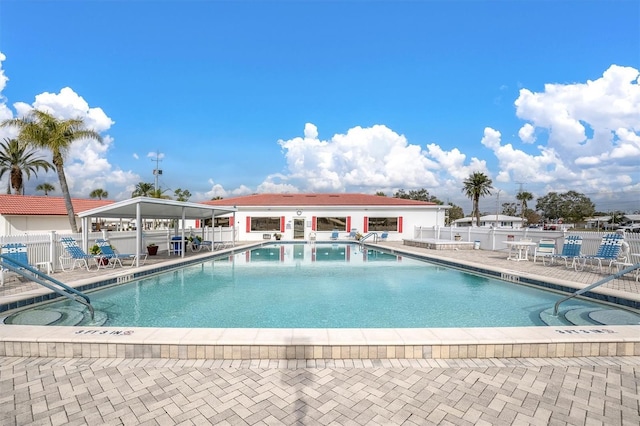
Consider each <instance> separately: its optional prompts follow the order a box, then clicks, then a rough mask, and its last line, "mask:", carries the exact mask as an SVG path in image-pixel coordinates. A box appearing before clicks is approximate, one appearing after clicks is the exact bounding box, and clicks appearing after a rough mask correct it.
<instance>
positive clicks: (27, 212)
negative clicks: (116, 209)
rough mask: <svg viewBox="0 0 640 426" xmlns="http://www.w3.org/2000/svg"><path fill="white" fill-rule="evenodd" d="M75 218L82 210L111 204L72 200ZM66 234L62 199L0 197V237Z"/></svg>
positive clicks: (67, 222) (31, 196) (68, 227)
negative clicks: (49, 233) (50, 233)
mask: <svg viewBox="0 0 640 426" xmlns="http://www.w3.org/2000/svg"><path fill="white" fill-rule="evenodd" d="M71 203H72V204H73V210H74V212H75V214H76V222H77V215H78V213H81V212H83V211H85V210H89V209H94V208H98V207H103V206H106V205H109V204H112V203H113V201H110V200H89V199H80V198H73V199H72V200H71ZM49 231H56V232H70V231H71V226H70V225H69V216H68V215H67V208H66V206H65V204H64V198H63V197H51V196H35V195H11V194H0V236H8V235H24V234H42V233H46V232H49Z"/></svg>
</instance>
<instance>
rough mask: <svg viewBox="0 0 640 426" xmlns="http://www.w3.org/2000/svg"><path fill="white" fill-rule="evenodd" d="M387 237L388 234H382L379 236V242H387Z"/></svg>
mask: <svg viewBox="0 0 640 426" xmlns="http://www.w3.org/2000/svg"><path fill="white" fill-rule="evenodd" d="M388 236H389V233H388V232H387V231H385V232H383V233H382V234H380V241H387V237H388Z"/></svg>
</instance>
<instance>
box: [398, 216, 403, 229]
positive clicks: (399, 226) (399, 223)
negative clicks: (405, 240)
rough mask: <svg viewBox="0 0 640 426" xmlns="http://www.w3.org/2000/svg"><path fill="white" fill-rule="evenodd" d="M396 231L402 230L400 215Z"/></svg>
mask: <svg viewBox="0 0 640 426" xmlns="http://www.w3.org/2000/svg"><path fill="white" fill-rule="evenodd" d="M398 232H402V216H400V217H399V218H398Z"/></svg>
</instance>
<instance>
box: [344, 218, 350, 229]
mask: <svg viewBox="0 0 640 426" xmlns="http://www.w3.org/2000/svg"><path fill="white" fill-rule="evenodd" d="M345 231H347V232H350V231H351V216H347V229H345Z"/></svg>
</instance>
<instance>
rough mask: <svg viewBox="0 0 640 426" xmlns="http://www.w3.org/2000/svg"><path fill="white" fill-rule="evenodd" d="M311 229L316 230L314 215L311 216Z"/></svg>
mask: <svg viewBox="0 0 640 426" xmlns="http://www.w3.org/2000/svg"><path fill="white" fill-rule="evenodd" d="M311 230H312V231H315V230H316V216H311Z"/></svg>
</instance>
